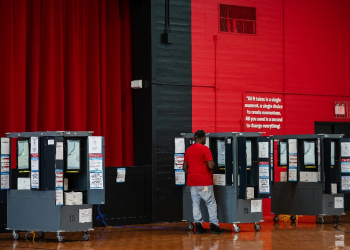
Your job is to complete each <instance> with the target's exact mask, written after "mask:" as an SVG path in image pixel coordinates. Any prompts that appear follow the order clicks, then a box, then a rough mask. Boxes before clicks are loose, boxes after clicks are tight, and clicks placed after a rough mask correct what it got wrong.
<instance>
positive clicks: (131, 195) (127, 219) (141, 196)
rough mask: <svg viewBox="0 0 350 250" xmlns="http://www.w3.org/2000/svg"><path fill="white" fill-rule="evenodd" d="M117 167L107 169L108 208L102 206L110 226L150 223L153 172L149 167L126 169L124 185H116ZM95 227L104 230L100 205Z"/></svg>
mask: <svg viewBox="0 0 350 250" xmlns="http://www.w3.org/2000/svg"><path fill="white" fill-rule="evenodd" d="M117 169H118V168H117V167H107V168H106V204H104V205H100V212H101V214H102V215H105V217H104V220H105V222H106V224H107V225H108V226H117V225H128V224H142V223H151V221H152V190H151V189H152V179H151V175H152V169H151V167H150V166H142V167H126V176H125V182H119V183H117V182H116V178H117ZM93 212H94V216H93V218H94V221H93V226H104V225H103V223H102V221H101V220H99V219H98V220H97V217H98V215H99V213H98V205H94V209H93Z"/></svg>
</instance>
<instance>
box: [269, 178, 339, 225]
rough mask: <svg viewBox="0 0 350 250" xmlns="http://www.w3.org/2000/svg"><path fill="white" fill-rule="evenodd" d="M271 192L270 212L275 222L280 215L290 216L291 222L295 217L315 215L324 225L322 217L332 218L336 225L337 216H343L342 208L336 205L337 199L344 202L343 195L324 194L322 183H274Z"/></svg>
mask: <svg viewBox="0 0 350 250" xmlns="http://www.w3.org/2000/svg"><path fill="white" fill-rule="evenodd" d="M271 191H272V192H271V194H272V195H271V197H272V198H271V212H272V214H274V215H275V217H274V221H275V222H278V220H279V215H280V214H291V216H290V219H291V221H292V222H294V221H295V220H296V215H316V216H318V219H319V222H320V223H324V218H323V216H334V222H335V223H337V222H338V219H339V216H341V215H344V206H343V205H342V206H339V207H338V204H337V200H339V199H343V201H344V194H325V193H324V192H323V187H322V183H317V182H295V183H292V182H275V183H273V185H272V190H271ZM342 204H343V203H342Z"/></svg>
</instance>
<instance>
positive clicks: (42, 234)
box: [38, 231, 45, 239]
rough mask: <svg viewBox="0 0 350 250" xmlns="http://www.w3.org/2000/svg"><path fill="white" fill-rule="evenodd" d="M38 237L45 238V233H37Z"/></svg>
mask: <svg viewBox="0 0 350 250" xmlns="http://www.w3.org/2000/svg"><path fill="white" fill-rule="evenodd" d="M38 236H39V238H40V239H42V238H44V237H45V233H44V232H43V231H39V233H38Z"/></svg>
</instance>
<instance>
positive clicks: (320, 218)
mask: <svg viewBox="0 0 350 250" xmlns="http://www.w3.org/2000/svg"><path fill="white" fill-rule="evenodd" d="M318 221H319V222H320V223H321V224H323V223H324V219H323V217H321V216H320V217H318Z"/></svg>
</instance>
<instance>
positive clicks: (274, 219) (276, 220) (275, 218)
mask: <svg viewBox="0 0 350 250" xmlns="http://www.w3.org/2000/svg"><path fill="white" fill-rule="evenodd" d="M279 220H280V218H279V216H278V215H276V216H275V217H273V221H274V222H276V223H277V222H278V221H279Z"/></svg>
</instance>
